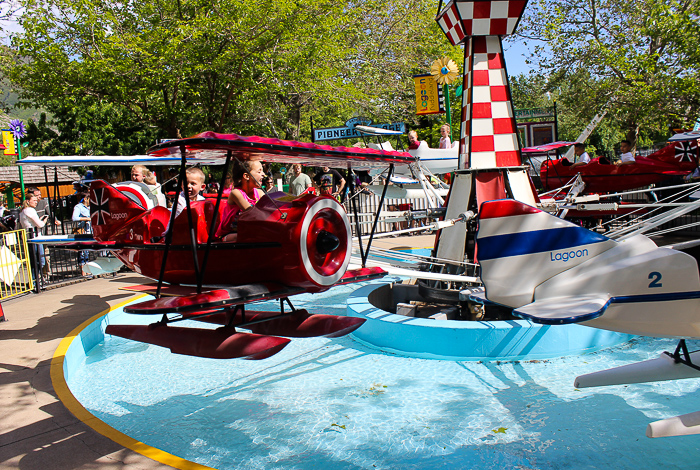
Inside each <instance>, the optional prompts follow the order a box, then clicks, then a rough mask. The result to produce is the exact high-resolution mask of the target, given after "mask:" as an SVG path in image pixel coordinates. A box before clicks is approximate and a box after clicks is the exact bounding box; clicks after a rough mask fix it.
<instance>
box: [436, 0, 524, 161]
mask: <svg viewBox="0 0 700 470" xmlns="http://www.w3.org/2000/svg"><path fill="white" fill-rule="evenodd" d="M526 5H527V0H501V1H495V0H451V1H450V2H449V3H448V4H447V5H446V6H445V8H443V9H442V10H441V11H440V13H439V14H438V16H437V18H436V21H437V22H438V24H439V25H440V27H441V28H442V30H443V31H444V32H445V34H446V35H447V39H449V41H450V42H451V43H452V44H453V45H455V46H456V45H458V44H462V43H464V84H463V86H462V89H463V90H464V92H463V94H462V122H461V126H460V141H459V155H460V162H459V164H460V168H475V169H477V168H483V169H486V168H495V167H503V166H519V165H521V159H520V147H519V145H518V136H517V131H516V125H515V116H514V113H513V104H512V102H511V95H510V87H509V86H508V77H507V75H506V67H505V59H504V57H503V47H502V45H501V37H502V36H505V35H507V34H513V31H515V27H516V26H517V25H518V22H519V21H520V17H521V16H522V14H523V11H524V10H525V6H526Z"/></svg>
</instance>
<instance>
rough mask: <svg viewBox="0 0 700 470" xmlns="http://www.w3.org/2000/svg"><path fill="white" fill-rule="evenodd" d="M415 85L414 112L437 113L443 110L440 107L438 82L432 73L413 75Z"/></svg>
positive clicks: (420, 113)
mask: <svg viewBox="0 0 700 470" xmlns="http://www.w3.org/2000/svg"><path fill="white" fill-rule="evenodd" d="M413 80H414V82H415V85H416V114H418V115H422V114H438V113H443V112H445V110H444V109H443V107H442V102H441V101H442V100H441V99H440V98H442V96H441V95H442V93H441V92H440V87H439V85H438V83H437V82H436V81H435V79H433V77H432V75H430V74H429V73H426V74H424V75H414V76H413Z"/></svg>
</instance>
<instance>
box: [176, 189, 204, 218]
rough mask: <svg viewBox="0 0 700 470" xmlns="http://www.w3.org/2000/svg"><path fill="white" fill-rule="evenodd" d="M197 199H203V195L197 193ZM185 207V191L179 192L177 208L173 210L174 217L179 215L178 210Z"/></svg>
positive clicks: (182, 209) (180, 210)
mask: <svg viewBox="0 0 700 470" xmlns="http://www.w3.org/2000/svg"><path fill="white" fill-rule="evenodd" d="M197 200H198V201H203V200H204V196H202V195H201V194H197ZM186 207H187V202H186V201H185V193H180V196H179V197H178V198H177V209H176V211H175V217H177V216H178V215H180V212H182V211H184V210H185V208H186Z"/></svg>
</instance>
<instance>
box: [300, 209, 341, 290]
mask: <svg viewBox="0 0 700 470" xmlns="http://www.w3.org/2000/svg"><path fill="white" fill-rule="evenodd" d="M323 209H332V210H334V211H335V212H336V213H337V214H338V215H339V216H340V217H341V219H342V220H343V223H344V224H345V234H346V237H347V241H348V243H347V245H348V246H347V250H346V251H345V259H344V260H343V263H342V265H341V266H340V268H339V269H338V270H337V271H336V272H335V273H334V274H332V275H330V276H327V275H324V274H322V273H319V272H318V271H316V269H315V268H314V266H313V265H312V264H311V260H309V251H308V250H307V248H306V240H307V238H308V237H307V235H308V232H309V226H310V225H311V221H312V220H313V219H314V217H315V216H316V214H318V213H319V212H320V211H322V210H323ZM299 246H300V248H301V262H302V266H303V267H304V270H305V271H306V274H308V276H309V277H310V278H311V280H312V281H314V282H315V283H316V284H318V285H321V286H332V285H333V284H335V283H336V282H338V281H339V280H340V278H341V277H343V275H344V274H345V271H346V270H347V269H348V264H350V256H351V255H352V232H351V231H350V221H349V220H348V215H347V214H346V213H345V210H344V209H343V206H341V205H340V203H338V202H337V201H335V199H330V198H324V199H321V200H318V201H316V202H315V203H314V204H313V205H312V206H311V207H309V210H308V211H307V212H306V214H304V220H303V221H302V223H301V234H300V236H299Z"/></svg>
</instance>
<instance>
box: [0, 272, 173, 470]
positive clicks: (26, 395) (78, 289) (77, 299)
mask: <svg viewBox="0 0 700 470" xmlns="http://www.w3.org/2000/svg"><path fill="white" fill-rule="evenodd" d="M143 279H144V278H143V277H141V276H138V275H135V274H118V275H117V276H116V277H113V278H112V277H107V278H100V279H93V280H90V281H85V282H80V283H77V284H72V285H69V286H66V287H61V288H58V289H52V290H47V291H44V292H42V293H41V294H26V295H24V296H22V297H19V298H15V299H10V300H7V301H4V302H3V303H2V306H3V310H4V312H5V318H6V319H7V321H5V322H0V404H2V405H1V406H2V412H1V413H0V469H10V468H12V469H22V470H49V469H50V470H63V469H96V468H98V469H121V468H127V467H128V468H130V469H163V468H171V467H168V466H166V465H163V464H160V463H158V462H156V461H154V460H151V459H149V458H147V457H144V456H143V455H141V454H138V453H136V452H133V451H131V450H129V449H125V448H124V447H122V446H120V445H119V444H117V443H115V442H113V441H112V440H110V439H108V438H106V437H104V436H102V435H101V434H99V433H97V432H96V431H94V430H93V429H92V428H90V427H89V426H87V425H86V424H84V423H83V422H81V421H80V420H79V419H78V418H76V417H75V416H73V414H72V413H71V412H70V411H68V409H66V407H65V406H64V405H63V404H62V403H61V402H60V401H59V400H58V398H57V396H56V392H55V390H54V387H53V384H52V382H51V377H50V366H51V360H52V357H53V354H54V351H55V350H56V348H57V347H58V345H59V343H60V342H61V340H62V339H63V338H64V337H65V336H66V335H68V334H69V333H70V332H71V331H72V330H73V329H74V328H76V327H77V326H79V325H80V324H81V323H83V322H84V321H86V320H88V319H90V318H92V317H93V316H95V315H97V314H99V313H101V312H103V311H105V310H107V309H108V308H109V307H110V306H112V305H115V304H117V303H120V302H122V301H124V300H127V299H128V298H130V297H133V294H132V293H129V292H125V291H120V290H118V289H119V287H121V286H127V285H133V284H138V283H140V282H143V281H142V280H143Z"/></svg>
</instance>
